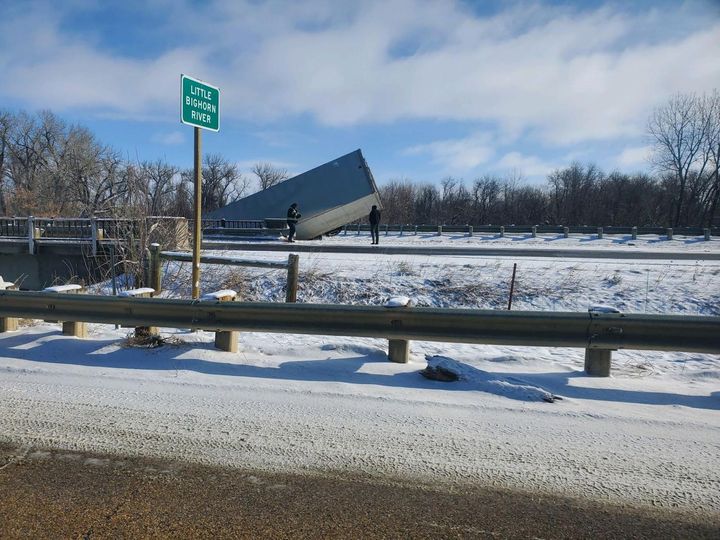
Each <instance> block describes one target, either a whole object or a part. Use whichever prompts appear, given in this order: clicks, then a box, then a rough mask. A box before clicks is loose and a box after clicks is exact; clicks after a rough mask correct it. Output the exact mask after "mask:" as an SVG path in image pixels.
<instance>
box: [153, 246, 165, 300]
mask: <svg viewBox="0 0 720 540" xmlns="http://www.w3.org/2000/svg"><path fill="white" fill-rule="evenodd" d="M150 287H151V288H153V289H155V294H160V291H161V290H162V261H161V260H160V244H157V243H152V244H150Z"/></svg>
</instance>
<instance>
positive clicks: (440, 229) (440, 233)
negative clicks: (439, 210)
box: [438, 225, 442, 236]
mask: <svg viewBox="0 0 720 540" xmlns="http://www.w3.org/2000/svg"><path fill="white" fill-rule="evenodd" d="M438 236H442V225H438Z"/></svg>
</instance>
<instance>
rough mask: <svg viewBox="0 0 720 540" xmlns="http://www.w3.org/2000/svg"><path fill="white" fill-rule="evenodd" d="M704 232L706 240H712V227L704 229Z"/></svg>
mask: <svg viewBox="0 0 720 540" xmlns="http://www.w3.org/2000/svg"><path fill="white" fill-rule="evenodd" d="M703 233H704V234H705V240H708V241H709V240H710V229H703Z"/></svg>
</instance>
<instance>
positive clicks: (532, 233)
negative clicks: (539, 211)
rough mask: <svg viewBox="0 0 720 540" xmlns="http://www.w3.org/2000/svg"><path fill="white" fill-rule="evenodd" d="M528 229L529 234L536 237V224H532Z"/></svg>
mask: <svg viewBox="0 0 720 540" xmlns="http://www.w3.org/2000/svg"><path fill="white" fill-rule="evenodd" d="M530 231H531V232H530V234H531V235H532V237H533V238H537V225H533V226H532V229H530Z"/></svg>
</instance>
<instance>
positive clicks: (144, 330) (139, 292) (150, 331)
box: [118, 287, 160, 338]
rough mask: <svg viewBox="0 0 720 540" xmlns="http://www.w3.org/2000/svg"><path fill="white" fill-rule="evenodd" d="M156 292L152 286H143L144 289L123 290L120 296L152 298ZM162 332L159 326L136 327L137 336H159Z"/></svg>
mask: <svg viewBox="0 0 720 540" xmlns="http://www.w3.org/2000/svg"><path fill="white" fill-rule="evenodd" d="M154 294H155V291H154V290H153V289H152V288H150V287H146V288H142V289H130V290H127V291H123V292H121V293H120V294H119V295H118V296H121V297H125V298H152V297H153V295H154ZM159 334H160V330H159V329H158V327H157V326H136V327H135V337H136V338H148V337H150V336H157V335H159Z"/></svg>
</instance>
